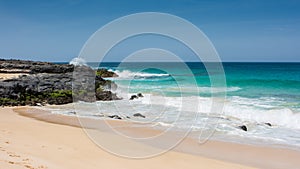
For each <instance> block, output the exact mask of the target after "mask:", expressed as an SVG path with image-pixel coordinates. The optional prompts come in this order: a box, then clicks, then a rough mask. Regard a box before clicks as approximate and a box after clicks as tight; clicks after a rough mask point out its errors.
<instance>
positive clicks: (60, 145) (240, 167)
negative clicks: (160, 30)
mask: <svg viewBox="0 0 300 169" xmlns="http://www.w3.org/2000/svg"><path fill="white" fill-rule="evenodd" d="M26 110H30V109H28V108H22V109H17V111H18V112H19V113H20V112H26ZM31 110H33V109H31ZM30 112H34V113H32V114H26V113H25V114H24V113H23V115H26V116H30V117H33V118H29V117H24V116H21V115H19V114H18V113H16V112H14V111H13V109H12V108H1V109H0V133H1V134H0V169H9V168H54V169H56V168H57V169H59V168H66V169H69V168H72V169H76V168H78V169H82V168H86V169H93V168H104V169H109V168H111V169H126V168H128V169H135V168H138V169H140V168H145V169H147V168H156V169H158V168H163V169H168V168H170V169H171V168H172V169H177V168H178V169H182V168H185V169H192V168H195V169H196V168H197V169H201V168H203V169H211V168H216V169H225V168H228V169H248V168H252V167H249V166H256V168H289V169H290V168H297V167H298V166H300V162H299V161H300V160H299V159H300V155H299V154H300V153H299V152H296V151H292V150H286V149H274V148H264V147H254V146H246V145H238V144H232V143H223V142H212V141H210V142H208V143H206V144H203V145H201V146H199V145H198V144H197V143H195V140H193V139H186V140H185V141H183V143H182V144H181V145H179V146H178V147H177V148H176V149H175V150H172V151H169V152H167V153H164V154H162V155H158V156H156V157H153V158H148V159H139V160H137V159H128V158H122V157H118V156H115V155H112V154H110V153H108V152H106V151H104V150H102V149H101V148H99V147H98V146H97V145H96V144H94V143H93V142H92V141H91V140H90V139H89V138H88V137H87V135H86V134H85V132H84V131H83V130H82V129H81V128H79V127H74V126H78V121H77V119H76V118H72V117H66V116H61V115H49V114H48V113H47V112H43V111H30ZM36 119H39V120H36ZM41 120H43V121H41ZM44 121H47V122H44ZM57 121H58V123H60V124H55V123H54V122H57ZM49 122H51V123H49ZM65 123H68V124H71V125H72V126H68V125H61V124H65ZM109 123H110V124H112V125H115V126H123V127H122V130H120V131H123V132H127V133H130V132H131V133H141V135H145V133H146V134H147V133H148V134H150V135H152V134H157V132H156V131H154V130H151V129H144V130H143V132H140V131H134V130H132V129H130V128H129V127H128V125H130V124H128V123H126V122H121V121H120V122H118V121H109ZM91 124H93V122H91ZM139 130H141V129H139ZM100 133H101V136H105V139H104V140H106V143H107V144H111V145H112V146H114V147H117V148H118V149H126V148H127V147H130V146H132V145H134V144H135V143H134V142H126V143H125V142H122V140H116V138H115V136H114V135H112V134H111V133H109V132H105V131H104V132H100ZM137 135H139V134H137ZM120 142H121V144H120ZM116 143H118V144H116ZM137 145H138V147H139V148H138V149H140V150H142V149H144V150H147V149H149V148H151V145H145V144H140V143H137ZM154 149H155V148H154ZM180 151H181V152H180ZM184 151H186V152H189V151H190V153H183V152H184ZM197 152H199V153H197ZM281 158H282V159H281ZM253 168H254V167H253Z"/></svg>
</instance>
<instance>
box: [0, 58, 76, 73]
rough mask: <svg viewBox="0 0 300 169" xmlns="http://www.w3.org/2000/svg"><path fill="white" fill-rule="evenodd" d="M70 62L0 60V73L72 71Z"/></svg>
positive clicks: (72, 67)
mask: <svg viewBox="0 0 300 169" xmlns="http://www.w3.org/2000/svg"><path fill="white" fill-rule="evenodd" d="M73 70H74V66H73V65H70V64H55V63H49V62H34V61H24V60H3V59H2V60H0V73H30V74H35V73H67V72H72V71H73Z"/></svg>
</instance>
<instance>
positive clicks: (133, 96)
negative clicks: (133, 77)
mask: <svg viewBox="0 0 300 169" xmlns="http://www.w3.org/2000/svg"><path fill="white" fill-rule="evenodd" d="M133 99H138V97H137V96H136V95H131V97H130V99H129V100H133Z"/></svg>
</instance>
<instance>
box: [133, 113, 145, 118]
mask: <svg viewBox="0 0 300 169" xmlns="http://www.w3.org/2000/svg"><path fill="white" fill-rule="evenodd" d="M133 116H134V117H142V118H146V116H144V115H142V114H141V113H135V114H133Z"/></svg>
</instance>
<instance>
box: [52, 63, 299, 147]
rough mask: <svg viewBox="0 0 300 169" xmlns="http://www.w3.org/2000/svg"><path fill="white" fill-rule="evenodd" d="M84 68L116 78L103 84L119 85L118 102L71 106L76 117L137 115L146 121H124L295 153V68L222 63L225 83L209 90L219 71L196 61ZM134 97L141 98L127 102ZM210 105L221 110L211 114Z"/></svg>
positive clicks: (66, 109)
mask: <svg viewBox="0 0 300 169" xmlns="http://www.w3.org/2000/svg"><path fill="white" fill-rule="evenodd" d="M153 65H155V66H153ZM182 65H184V66H182ZM89 66H91V67H92V68H98V67H101V68H107V69H109V70H111V71H113V72H115V73H117V74H118V75H119V77H115V78H108V79H109V80H112V81H114V82H115V83H116V84H117V85H118V88H117V89H116V90H115V91H114V92H116V93H117V95H118V96H119V97H122V98H123V99H122V100H116V101H110V102H104V101H98V102H97V103H96V104H97V107H98V109H97V110H95V109H92V107H93V106H91V105H92V104H95V103H84V102H80V103H75V104H76V106H75V108H76V110H75V111H76V112H81V113H79V114H80V115H81V116H85V117H90V118H99V117H101V116H102V115H104V114H110V115H111V114H117V115H120V116H122V117H126V116H130V117H133V114H135V113H141V114H143V115H145V116H146V118H134V117H133V118H131V119H127V120H129V121H138V122H142V123H145V124H151V127H154V128H157V129H164V128H172V129H173V130H178V131H180V130H183V131H186V130H191V131H194V132H197V131H201V132H202V131H206V132H208V133H213V134H212V135H211V136H209V139H216V140H225V141H232V142H243V143H249V144H262V145H277V146H278V145H282V146H288V147H292V148H297V149H298V148H300V63H245V62H244V63H238V62H233V63H230V62H225V63H223V68H224V73H225V78H226V79H225V80H226V84H223V85H220V86H211V85H212V79H213V78H216V79H218V77H220V76H221V75H220V72H218V71H216V73H214V71H210V73H208V71H207V70H206V69H205V68H206V67H205V65H204V64H202V63H196V62H187V63H180V64H178V63H167V62H161V63H142V62H138V63H117V62H113V63H109V62H105V63H101V64H100V65H98V64H96V63H89ZM137 93H142V94H143V96H144V97H140V98H138V99H134V100H129V98H130V96H131V95H134V94H137ZM224 96H226V97H224ZM214 102H218V104H216V105H218V106H221V108H220V109H219V110H220V111H215V109H213V106H214V104H213V103H214ZM49 109H51V111H52V112H53V113H62V114H67V115H70V114H71V113H70V112H73V111H74V110H72V107H70V106H65V107H64V106H61V107H58V108H53V107H51V108H49ZM214 111H215V112H214ZM125 119H126V118H125ZM241 125H245V126H246V127H247V131H243V130H241V129H240V128H239V126H241Z"/></svg>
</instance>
